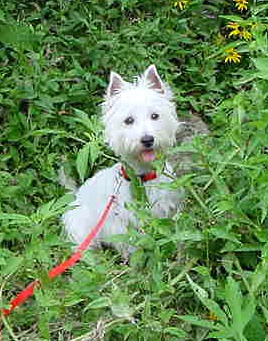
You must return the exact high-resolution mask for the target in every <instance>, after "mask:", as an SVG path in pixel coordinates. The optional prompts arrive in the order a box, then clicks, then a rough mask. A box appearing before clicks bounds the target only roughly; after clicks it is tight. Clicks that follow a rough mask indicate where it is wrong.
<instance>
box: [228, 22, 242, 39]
mask: <svg viewBox="0 0 268 341" xmlns="http://www.w3.org/2000/svg"><path fill="white" fill-rule="evenodd" d="M227 28H230V29H231V30H232V31H231V32H230V33H229V35H228V37H232V36H240V34H241V31H240V26H239V25H238V24H237V23H235V22H231V23H230V24H228V25H227Z"/></svg>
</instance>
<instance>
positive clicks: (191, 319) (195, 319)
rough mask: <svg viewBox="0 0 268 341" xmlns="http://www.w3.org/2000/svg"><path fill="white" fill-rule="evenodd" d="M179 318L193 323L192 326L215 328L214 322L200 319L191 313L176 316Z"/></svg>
mask: <svg viewBox="0 0 268 341" xmlns="http://www.w3.org/2000/svg"><path fill="white" fill-rule="evenodd" d="M177 317H178V318H179V319H180V320H182V321H185V322H188V323H190V324H193V325H194V326H199V327H204V328H208V329H217V328H216V327H215V324H214V322H209V321H206V320H201V319H199V318H198V317H196V316H193V315H184V316H182V315H178V316H177Z"/></svg>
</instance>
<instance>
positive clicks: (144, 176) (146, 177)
mask: <svg viewBox="0 0 268 341" xmlns="http://www.w3.org/2000/svg"><path fill="white" fill-rule="evenodd" d="M119 173H120V175H121V176H122V177H123V178H124V179H126V180H127V181H130V178H129V177H128V175H127V173H126V170H125V168H124V167H123V166H121V168H120V170H119ZM138 177H139V178H140V179H141V181H142V182H146V181H150V180H154V179H156V178H157V174H156V171H155V170H152V171H150V172H148V173H145V174H142V175H138Z"/></svg>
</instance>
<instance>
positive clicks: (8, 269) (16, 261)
mask: <svg viewBox="0 0 268 341" xmlns="http://www.w3.org/2000/svg"><path fill="white" fill-rule="evenodd" d="M22 262H23V257H11V258H10V259H9V260H8V264H7V265H6V266H5V267H4V268H3V269H1V276H3V277H4V276H6V275H11V274H13V273H14V272H16V271H17V270H18V268H19V267H20V265H21V264H22Z"/></svg>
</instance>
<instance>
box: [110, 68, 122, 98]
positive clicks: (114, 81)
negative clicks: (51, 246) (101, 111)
mask: <svg viewBox="0 0 268 341" xmlns="http://www.w3.org/2000/svg"><path fill="white" fill-rule="evenodd" d="M124 83H125V81H124V80H123V78H122V77H121V76H120V75H119V74H118V73H116V72H113V71H112V72H111V74H110V82H109V85H108V88H107V96H108V97H112V96H114V95H116V94H118V93H119V92H120V91H121V90H122V88H123V86H124Z"/></svg>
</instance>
